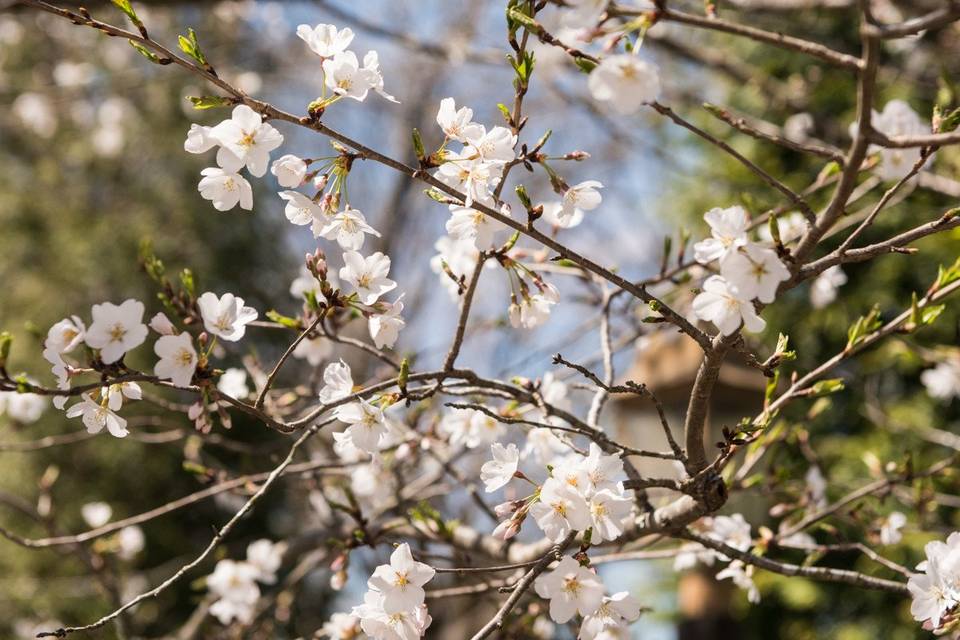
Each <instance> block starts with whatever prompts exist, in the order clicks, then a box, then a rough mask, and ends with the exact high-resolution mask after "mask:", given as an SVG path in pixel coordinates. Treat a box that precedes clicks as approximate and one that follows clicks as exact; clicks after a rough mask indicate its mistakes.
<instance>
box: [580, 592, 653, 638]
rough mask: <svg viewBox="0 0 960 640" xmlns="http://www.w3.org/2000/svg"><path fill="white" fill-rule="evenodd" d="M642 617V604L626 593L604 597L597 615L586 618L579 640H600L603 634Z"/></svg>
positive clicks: (581, 626) (581, 627) (581, 625)
mask: <svg viewBox="0 0 960 640" xmlns="http://www.w3.org/2000/svg"><path fill="white" fill-rule="evenodd" d="M639 617H640V603H639V602H637V599H636V598H634V597H633V596H632V595H630V594H629V593H628V592H626V591H620V592H618V593H615V594H613V595H612V596H606V597H604V599H603V601H602V602H601V603H600V606H599V607H598V608H597V611H596V613H593V614H591V615H588V616H586V617H584V619H583V622H582V623H581V624H580V633H579V634H578V635H577V640H600V639H602V638H604V636H602V635H601V634H603V633H604V632H605V631H607V630H610V629H615V628H619V627H621V626H622V625H624V623H629V622H633V621H634V620H636V619H637V618H639Z"/></svg>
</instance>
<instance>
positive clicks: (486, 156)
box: [463, 125, 517, 164]
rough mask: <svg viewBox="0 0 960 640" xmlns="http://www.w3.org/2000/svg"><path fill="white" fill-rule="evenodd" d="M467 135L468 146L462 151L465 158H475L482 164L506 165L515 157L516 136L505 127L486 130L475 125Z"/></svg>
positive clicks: (481, 126)
mask: <svg viewBox="0 0 960 640" xmlns="http://www.w3.org/2000/svg"><path fill="white" fill-rule="evenodd" d="M467 133H468V135H467V142H468V143H469V144H468V145H467V146H466V147H464V149H463V153H464V155H466V156H476V157H478V158H479V159H480V160H482V161H484V162H489V163H494V164H506V163H508V162H510V161H511V160H513V159H514V158H515V157H516V155H517V154H516V152H515V151H514V150H513V148H514V147H515V146H516V144H517V136H516V135H514V133H513V132H512V131H511V130H510V129H507V128H506V127H493V128H492V129H490V130H487V129H486V128H485V127H484V126H483V125H477V127H476V128H471V129H470V130H469V131H468V132H467Z"/></svg>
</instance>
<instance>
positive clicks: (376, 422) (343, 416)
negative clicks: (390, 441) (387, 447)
mask: <svg viewBox="0 0 960 640" xmlns="http://www.w3.org/2000/svg"><path fill="white" fill-rule="evenodd" d="M334 416H335V417H336V418H337V420H340V421H341V422H346V423H347V424H349V425H350V426H349V427H347V430H346V432H345V433H346V434H347V436H348V437H349V438H350V441H351V442H352V443H353V445H354V446H355V447H357V448H358V449H361V450H363V451H366V452H367V453H376V452H377V451H378V450H379V443H380V438H381V437H382V436H383V435H384V434H386V432H387V425H386V418H385V417H384V415H383V410H382V409H380V408H379V407H377V406H375V405H373V404H371V403H370V402H368V401H367V400H363V399H360V400H357V401H356V402H351V403H349V404H344V405H340V406H339V407H337V408H336V409H335V410H334Z"/></svg>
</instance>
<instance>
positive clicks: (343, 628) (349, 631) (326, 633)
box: [320, 612, 366, 640]
mask: <svg viewBox="0 0 960 640" xmlns="http://www.w3.org/2000/svg"><path fill="white" fill-rule="evenodd" d="M320 635H321V636H323V637H327V638H330V639H331V640H365V639H366V636H365V635H363V631H361V630H360V618H358V617H357V616H355V615H353V614H350V613H342V612H340V613H335V614H333V615H332V616H330V619H329V620H327V621H326V622H324V623H323V626H322V627H320Z"/></svg>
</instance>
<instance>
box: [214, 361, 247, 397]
mask: <svg viewBox="0 0 960 640" xmlns="http://www.w3.org/2000/svg"><path fill="white" fill-rule="evenodd" d="M217 390H218V391H219V392H220V393H225V394H227V395H228V396H230V397H231V398H238V399H243V398H246V397H247V396H248V395H250V388H249V387H247V372H246V370H244V369H237V368H236V367H230V368H229V369H227V370H226V371H224V372H223V375H221V376H220V379H219V380H217Z"/></svg>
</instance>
